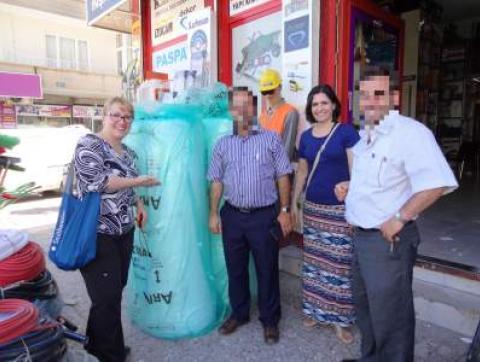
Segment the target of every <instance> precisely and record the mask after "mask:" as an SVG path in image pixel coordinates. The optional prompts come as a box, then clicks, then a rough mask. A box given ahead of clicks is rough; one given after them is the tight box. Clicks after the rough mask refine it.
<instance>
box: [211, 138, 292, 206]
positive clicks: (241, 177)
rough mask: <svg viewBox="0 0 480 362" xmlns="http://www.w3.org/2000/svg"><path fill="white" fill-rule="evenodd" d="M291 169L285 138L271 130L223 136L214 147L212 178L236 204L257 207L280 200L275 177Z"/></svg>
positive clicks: (227, 197) (233, 203)
mask: <svg viewBox="0 0 480 362" xmlns="http://www.w3.org/2000/svg"><path fill="white" fill-rule="evenodd" d="M291 172H292V167H291V165H290V162H289V160H288V157H287V153H286V152H285V148H284V146H283V144H282V141H281V140H280V138H279V137H278V135H277V134H275V133H274V132H270V131H264V130H260V131H253V133H252V134H250V135H248V136H246V137H241V136H238V135H231V136H224V137H222V138H221V139H220V140H219V141H218V142H217V144H216V145H215V148H214V150H213V156H212V159H211V161H210V166H209V169H208V179H209V180H210V181H217V182H221V183H222V184H223V187H224V193H223V195H224V198H225V200H226V201H228V202H229V203H230V204H232V205H234V206H237V207H245V208H254V207H263V206H268V205H272V204H274V203H275V202H276V201H277V199H278V192H277V187H276V180H277V179H278V178H279V177H281V176H284V175H287V174H289V173H291Z"/></svg>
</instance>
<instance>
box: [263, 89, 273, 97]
mask: <svg viewBox="0 0 480 362" xmlns="http://www.w3.org/2000/svg"><path fill="white" fill-rule="evenodd" d="M274 92H275V89H270V90H267V91H261V92H260V93H261V94H262V96H266V95H268V94H273V93H274Z"/></svg>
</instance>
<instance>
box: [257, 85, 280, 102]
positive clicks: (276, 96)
mask: <svg viewBox="0 0 480 362" xmlns="http://www.w3.org/2000/svg"><path fill="white" fill-rule="evenodd" d="M261 93H262V96H263V97H264V98H265V99H266V100H267V102H268V104H275V103H277V102H278V100H280V98H282V94H281V88H280V87H277V88H275V89H272V90H270V91H264V92H261Z"/></svg>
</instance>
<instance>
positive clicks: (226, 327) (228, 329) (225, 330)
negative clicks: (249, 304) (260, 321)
mask: <svg viewBox="0 0 480 362" xmlns="http://www.w3.org/2000/svg"><path fill="white" fill-rule="evenodd" d="M248 322H249V321H248V320H246V321H241V322H239V321H237V320H236V319H235V318H233V317H230V318H228V319H227V320H226V321H225V322H223V324H222V325H221V326H220V328H218V332H219V333H220V334H223V335H224V336H226V335H228V334H232V333H233V332H235V331H236V330H237V328H238V327H240V326H242V325H244V324H247V323H248Z"/></svg>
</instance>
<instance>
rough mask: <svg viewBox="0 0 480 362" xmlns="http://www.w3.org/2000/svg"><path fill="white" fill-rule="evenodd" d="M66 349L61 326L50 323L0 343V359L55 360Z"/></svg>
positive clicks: (58, 358) (44, 361)
mask: <svg viewBox="0 0 480 362" xmlns="http://www.w3.org/2000/svg"><path fill="white" fill-rule="evenodd" d="M40 327H42V326H41V325H40ZM66 350H67V344H66V342H65V339H64V336H63V327H62V326H60V325H50V326H48V327H44V328H43V329H42V330H40V331H35V332H30V333H28V334H26V335H23V336H21V337H18V338H16V339H14V340H12V341H10V342H9V343H6V344H0V361H19V360H21V361H23V360H27V361H33V362H36V361H38V362H50V361H51V362H57V361H59V360H60V359H61V358H62V356H63V355H64V354H65V352H66Z"/></svg>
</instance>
